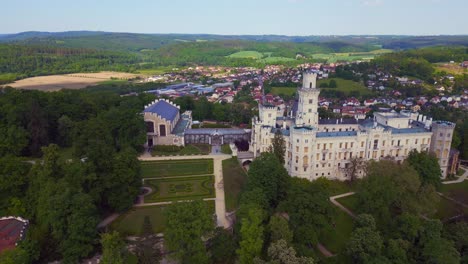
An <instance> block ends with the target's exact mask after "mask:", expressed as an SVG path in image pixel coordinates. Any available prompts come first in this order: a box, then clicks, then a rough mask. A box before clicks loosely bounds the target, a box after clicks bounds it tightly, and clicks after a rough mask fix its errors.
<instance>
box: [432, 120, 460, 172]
mask: <svg viewBox="0 0 468 264" xmlns="http://www.w3.org/2000/svg"><path fill="white" fill-rule="evenodd" d="M454 129H455V124H454V123H452V122H448V121H435V122H432V138H431V146H430V149H429V150H430V151H431V152H433V153H434V154H435V155H436V157H437V159H438V160H439V165H440V169H441V173H442V178H444V179H445V177H447V168H448V165H449V159H450V146H451V144H452V137H453V131H454Z"/></svg>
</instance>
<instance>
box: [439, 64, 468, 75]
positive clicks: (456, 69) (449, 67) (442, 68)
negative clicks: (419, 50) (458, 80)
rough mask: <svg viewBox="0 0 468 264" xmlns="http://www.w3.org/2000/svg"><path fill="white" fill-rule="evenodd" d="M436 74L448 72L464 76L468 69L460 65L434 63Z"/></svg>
mask: <svg viewBox="0 0 468 264" xmlns="http://www.w3.org/2000/svg"><path fill="white" fill-rule="evenodd" d="M433 65H434V67H435V70H436V72H446V73H447V74H453V75H462V74H464V73H468V69H467V68H463V67H462V66H460V65H459V64H458V63H433Z"/></svg>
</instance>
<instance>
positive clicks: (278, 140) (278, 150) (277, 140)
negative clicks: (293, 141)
mask: <svg viewBox="0 0 468 264" xmlns="http://www.w3.org/2000/svg"><path fill="white" fill-rule="evenodd" d="M272 151H273V153H274V154H275V156H276V157H277V158H278V160H279V161H280V163H281V164H284V154H285V152H286V142H285V141H284V137H283V134H282V133H281V130H279V129H278V130H276V133H275V136H274V137H273V142H272Z"/></svg>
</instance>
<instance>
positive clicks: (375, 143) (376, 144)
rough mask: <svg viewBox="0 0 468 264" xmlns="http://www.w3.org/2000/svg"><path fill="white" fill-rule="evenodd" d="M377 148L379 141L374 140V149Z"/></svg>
mask: <svg viewBox="0 0 468 264" xmlns="http://www.w3.org/2000/svg"><path fill="white" fill-rule="evenodd" d="M378 146H379V140H378V139H375V140H374V149H376V148H377V147H378Z"/></svg>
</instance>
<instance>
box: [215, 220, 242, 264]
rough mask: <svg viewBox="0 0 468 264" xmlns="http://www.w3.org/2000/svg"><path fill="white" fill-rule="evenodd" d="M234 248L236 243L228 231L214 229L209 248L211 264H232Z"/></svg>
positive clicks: (219, 228)
mask: <svg viewBox="0 0 468 264" xmlns="http://www.w3.org/2000/svg"><path fill="white" fill-rule="evenodd" d="M236 247H237V245H236V241H235V239H234V237H233V236H232V235H231V234H230V233H229V232H228V231H226V230H225V229H223V228H221V227H218V228H216V230H215V235H214V237H213V238H212V239H211V248H210V252H211V259H212V260H213V263H226V264H227V263H234V260H235V256H236Z"/></svg>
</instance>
